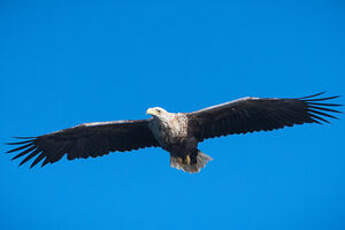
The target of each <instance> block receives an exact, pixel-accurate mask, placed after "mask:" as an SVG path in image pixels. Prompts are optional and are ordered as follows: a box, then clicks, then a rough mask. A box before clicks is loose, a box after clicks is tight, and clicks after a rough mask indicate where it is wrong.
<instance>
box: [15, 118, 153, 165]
mask: <svg viewBox="0 0 345 230" xmlns="http://www.w3.org/2000/svg"><path fill="white" fill-rule="evenodd" d="M148 122H149V120H133V121H115V122H97V123H88V124H81V125H78V126H76V127H72V128H69V129H63V130H60V131H57V132H53V133H50V134H46V135H42V136H38V137H34V138H28V139H30V140H26V141H21V142H13V143H8V144H9V145H20V146H19V147H17V148H14V149H12V150H9V151H8V153H12V152H16V151H19V150H24V151H22V152H21V153H19V154H17V155H16V156H15V157H13V159H16V158H19V157H22V156H26V157H25V159H24V160H23V161H22V162H21V163H20V165H22V164H24V163H25V162H27V161H29V160H30V159H32V158H33V157H35V156H36V155H38V154H39V155H38V157H37V158H36V159H35V160H34V161H33V163H32V164H31V167H33V166H35V165H36V164H38V163H39V162H40V161H41V160H43V159H44V162H43V164H42V166H44V165H45V164H47V163H53V162H56V161H58V160H60V159H61V158H62V157H63V156H64V155H65V154H66V155H67V159H69V160H73V159H76V158H88V157H98V156H102V155H104V154H108V153H109V152H113V151H121V152H123V151H130V150H134V149H138V148H145V147H154V146H159V144H158V143H157V141H156V140H155V138H154V137H153V134H152V133H151V130H150V129H149V127H148ZM19 139H27V138H21V137H20V138H19Z"/></svg>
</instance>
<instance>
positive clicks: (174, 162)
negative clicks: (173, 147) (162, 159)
mask: <svg viewBox="0 0 345 230" xmlns="http://www.w3.org/2000/svg"><path fill="white" fill-rule="evenodd" d="M210 160H213V159H212V158H211V157H210V156H208V155H206V154H205V153H202V152H201V151H200V150H198V149H195V150H193V151H190V152H189V153H186V154H181V153H179V154H173V153H170V166H171V167H173V168H176V169H181V170H183V171H185V172H189V173H197V172H200V170H201V169H202V168H204V167H205V166H206V164H207V162H209V161H210Z"/></svg>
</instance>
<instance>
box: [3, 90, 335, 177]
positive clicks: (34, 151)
mask: <svg viewBox="0 0 345 230" xmlns="http://www.w3.org/2000/svg"><path fill="white" fill-rule="evenodd" d="M323 93H324V92H321V93H317V94H314V95H310V96H307V97H301V98H257V97H244V98H240V99H237V100H233V101H230V102H226V103H223V104H218V105H215V106H211V107H208V108H204V109H201V110H198V111H195V112H190V113H170V112H168V111H166V110H165V109H163V108H160V107H153V108H149V109H147V111H146V113H147V114H149V115H152V117H150V118H148V119H144V120H119V121H108V122H93V123H84V124H80V125H78V126H74V127H72V128H67V129H62V130H59V131H56V132H52V133H48V134H44V135H41V136H36V137H16V138H18V139H21V140H18V141H17V142H10V143H7V144H9V145H14V146H15V148H13V149H11V150H9V151H7V153H13V152H17V154H16V155H15V156H14V157H13V158H12V159H13V160H14V159H17V158H20V157H25V158H24V159H23V160H22V161H21V162H20V164H19V165H22V164H24V163H25V162H27V161H29V160H31V159H33V158H35V159H34V160H33V161H32V163H31V167H33V166H35V165H37V164H38V163H39V162H42V164H41V167H43V166H44V165H46V164H48V163H54V162H57V161H59V160H60V159H61V158H62V157H63V156H64V155H67V159H68V160H74V159H79V158H89V157H99V156H103V155H106V154H108V153H110V152H116V151H118V152H125V151H131V150H137V149H140V148H146V147H161V148H162V149H164V150H166V151H167V152H169V153H170V166H171V167H173V168H176V169H181V170H183V171H185V172H189V173H196V172H199V171H200V170H201V169H202V168H204V167H205V165H206V164H207V162H209V161H210V160H212V158H211V157H210V156H208V155H206V154H205V153H203V152H201V151H200V150H199V149H198V143H199V142H202V141H203V140H205V139H208V138H214V137H220V136H226V135H231V134H246V133H252V132H256V131H271V130H275V129H281V128H284V127H291V126H294V125H300V124H304V123H317V124H322V123H329V121H328V120H327V118H337V117H335V116H334V113H341V112H340V111H338V110H335V109H334V107H336V106H341V105H340V104H335V103H329V100H332V99H335V98H337V97H339V96H332V97H320V95H322V94H323Z"/></svg>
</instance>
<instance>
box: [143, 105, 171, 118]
mask: <svg viewBox="0 0 345 230" xmlns="http://www.w3.org/2000/svg"><path fill="white" fill-rule="evenodd" d="M146 114H150V115H152V116H154V117H162V116H164V115H166V114H168V111H166V110H165V109H163V108H161V107H153V108H148V109H147V110H146Z"/></svg>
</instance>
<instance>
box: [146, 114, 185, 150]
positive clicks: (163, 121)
mask: <svg viewBox="0 0 345 230" xmlns="http://www.w3.org/2000/svg"><path fill="white" fill-rule="evenodd" d="M150 128H151V130H152V133H153V135H154V136H155V138H156V139H157V141H158V142H159V143H160V144H161V145H162V146H164V144H172V143H175V142H178V141H179V140H181V139H183V138H184V137H187V118H186V117H185V116H184V115H182V114H175V113H170V114H164V116H159V117H157V116H156V117H153V119H152V122H151V125H150Z"/></svg>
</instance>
